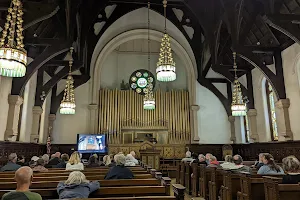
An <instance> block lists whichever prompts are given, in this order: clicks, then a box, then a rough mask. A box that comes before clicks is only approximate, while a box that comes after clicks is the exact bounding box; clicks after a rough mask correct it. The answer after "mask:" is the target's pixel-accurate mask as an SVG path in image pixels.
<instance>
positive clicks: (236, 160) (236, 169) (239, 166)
mask: <svg viewBox="0 0 300 200" xmlns="http://www.w3.org/2000/svg"><path fill="white" fill-rule="evenodd" d="M232 161H233V164H234V165H232V166H230V168H228V169H229V170H230V171H231V172H233V173H241V172H246V173H251V168H250V167H248V166H246V165H243V158H242V156H240V155H235V156H233V158H232Z"/></svg>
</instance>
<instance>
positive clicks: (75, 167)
mask: <svg viewBox="0 0 300 200" xmlns="http://www.w3.org/2000/svg"><path fill="white" fill-rule="evenodd" d="M66 170H67V171H81V170H84V166H83V164H82V162H81V159H80V156H79V153H78V152H77V151H75V152H73V153H72V155H71V157H70V160H69V162H68V163H67V165H66Z"/></svg>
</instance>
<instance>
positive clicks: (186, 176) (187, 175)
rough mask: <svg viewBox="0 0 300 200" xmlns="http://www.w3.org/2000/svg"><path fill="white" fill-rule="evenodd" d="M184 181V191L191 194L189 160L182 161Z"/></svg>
mask: <svg viewBox="0 0 300 200" xmlns="http://www.w3.org/2000/svg"><path fill="white" fill-rule="evenodd" d="M184 167H185V170H184V183H185V185H184V186H185V191H186V192H187V193H188V194H191V174H192V173H191V166H190V162H186V163H184Z"/></svg>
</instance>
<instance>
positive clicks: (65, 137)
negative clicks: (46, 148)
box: [52, 82, 89, 144]
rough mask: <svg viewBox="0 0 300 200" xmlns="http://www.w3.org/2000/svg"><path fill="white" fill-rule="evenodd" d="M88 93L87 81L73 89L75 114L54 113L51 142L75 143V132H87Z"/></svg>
mask: <svg viewBox="0 0 300 200" xmlns="http://www.w3.org/2000/svg"><path fill="white" fill-rule="evenodd" d="M88 94H89V82H88V83H85V84H84V85H81V86H80V87H78V88H76V89H75V100H76V114H75V115H61V114H59V110H58V111H57V113H56V120H55V122H54V127H53V135H52V138H53V141H52V143H53V144H75V143H76V142H77V137H76V136H77V134H79V133H88V128H87V124H88V122H87V118H88V104H89V101H88Z"/></svg>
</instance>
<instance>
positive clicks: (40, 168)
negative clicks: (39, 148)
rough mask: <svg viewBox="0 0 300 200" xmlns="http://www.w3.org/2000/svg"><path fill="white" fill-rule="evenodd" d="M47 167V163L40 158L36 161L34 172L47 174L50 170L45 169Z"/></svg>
mask: <svg viewBox="0 0 300 200" xmlns="http://www.w3.org/2000/svg"><path fill="white" fill-rule="evenodd" d="M44 165H45V161H44V160H43V159H42V158H40V159H38V160H37V161H36V166H35V167H34V168H32V170H33V171H34V172H47V171H48V169H47V168H45V167H44Z"/></svg>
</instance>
